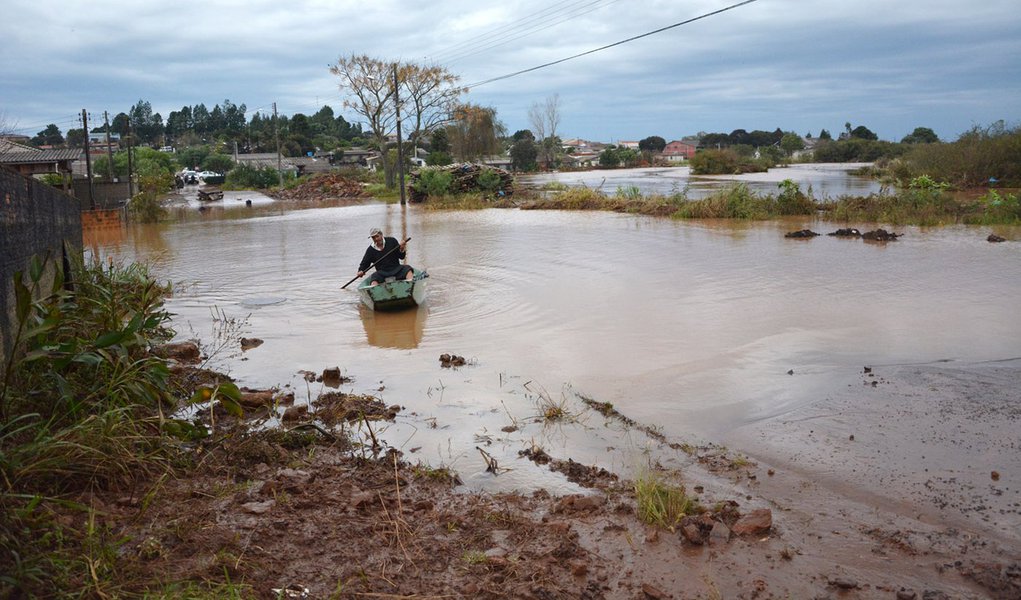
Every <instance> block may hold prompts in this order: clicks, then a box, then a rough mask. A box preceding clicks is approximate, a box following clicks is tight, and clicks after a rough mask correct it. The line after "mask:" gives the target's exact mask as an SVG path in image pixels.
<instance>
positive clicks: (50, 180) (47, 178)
mask: <svg viewBox="0 0 1021 600" xmlns="http://www.w3.org/2000/svg"><path fill="white" fill-rule="evenodd" d="M39 180H40V181H42V182H43V183H45V184H46V185H52V186H53V187H55V188H59V187H62V186H63V185H64V176H63V175H61V174H60V173H45V174H43V175H42V176H41V177H40V178H39Z"/></svg>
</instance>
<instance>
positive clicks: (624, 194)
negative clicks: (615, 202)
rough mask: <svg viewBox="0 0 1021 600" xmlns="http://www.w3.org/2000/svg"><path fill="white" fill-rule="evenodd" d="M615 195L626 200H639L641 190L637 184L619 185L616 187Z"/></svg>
mask: <svg viewBox="0 0 1021 600" xmlns="http://www.w3.org/2000/svg"><path fill="white" fill-rule="evenodd" d="M617 197H618V198H625V199H627V200H641V199H642V190H641V189H639V188H638V186H637V185H628V186H620V187H618V188H617Z"/></svg>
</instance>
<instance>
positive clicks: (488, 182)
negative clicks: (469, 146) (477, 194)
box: [475, 169, 503, 193]
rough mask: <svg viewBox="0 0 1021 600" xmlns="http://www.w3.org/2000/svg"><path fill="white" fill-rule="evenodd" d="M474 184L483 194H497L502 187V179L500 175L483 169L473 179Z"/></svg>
mask: <svg viewBox="0 0 1021 600" xmlns="http://www.w3.org/2000/svg"><path fill="white" fill-rule="evenodd" d="M475 184H476V185H477V186H478V187H479V189H480V190H482V191H483V192H490V193H493V192H497V191H499V190H500V188H501V187H503V179H502V178H501V177H500V174H499V173H497V172H496V171H489V170H486V169H483V170H481V171H479V175H478V177H476V178H475Z"/></svg>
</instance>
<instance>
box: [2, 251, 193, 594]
mask: <svg viewBox="0 0 1021 600" xmlns="http://www.w3.org/2000/svg"><path fill="white" fill-rule="evenodd" d="M45 271H46V269H45V264H44V263H43V261H39V260H34V261H33V263H32V265H31V267H30V269H29V271H28V273H20V272H19V273H17V274H16V275H15V280H14V287H15V296H16V309H15V312H16V320H17V327H16V332H15V336H14V337H15V344H16V347H15V351H14V352H12V353H11V357H10V359H9V362H8V364H7V365H6V369H5V372H4V379H3V382H2V387H0V413H2V415H0V416H2V419H0V511H2V515H3V517H2V518H0V573H3V576H2V577H0V597H22V596H29V597H31V596H51V595H58V596H59V595H63V594H64V593H65V592H66V593H70V592H71V589H70V588H71V587H73V586H76V585H80V582H81V581H90V582H92V585H94V586H96V587H95V589H92V590H91V592H89V593H92V594H97V595H103V591H102V589H100V587H101V586H102V581H101V580H102V579H103V577H104V574H107V573H110V572H112V569H113V568H114V565H113V562H114V561H115V560H116V552H115V551H114V549H113V548H112V546H111V545H112V544H114V542H113V541H112V540H110V539H109V538H108V537H104V536H102V535H97V531H96V530H95V529H94V528H91V527H88V526H84V527H71V526H66V525H65V526H60V525H58V524H57V523H59V522H61V521H59V520H58V519H57V518H56V515H57V514H58V513H60V512H66V511H67V510H80V511H83V512H88V509H87V508H86V507H84V506H80V505H78V504H76V503H75V499H76V498H78V497H79V496H80V495H81V494H82V493H84V492H86V491H91V490H111V489H126V488H127V487H129V486H133V485H135V484H136V483H138V482H145V481H147V480H149V479H150V478H152V477H154V476H155V475H157V474H159V473H161V472H166V471H167V470H168V469H170V468H171V465H172V464H173V462H174V461H175V459H176V454H175V453H174V451H173V448H174V446H173V445H171V444H167V443H165V440H164V434H163V426H164V425H165V424H166V423H167V422H168V421H167V420H166V419H165V418H163V416H162V413H161V409H162V408H163V407H165V406H169V405H171V403H172V402H173V398H172V397H171V396H170V393H169V392H168V388H169V385H168V375H169V373H168V370H167V367H166V364H165V363H164V362H163V361H162V360H160V359H157V358H154V357H152V356H150V355H149V350H150V345H151V344H153V343H156V342H159V341H162V340H165V339H167V338H168V337H169V336H170V335H171V333H172V332H170V331H169V329H167V323H168V321H169V318H170V315H169V314H168V313H167V312H166V311H165V310H164V309H163V297H164V296H165V294H166V293H167V292H168V288H167V287H166V286H161V285H159V284H157V283H156V282H155V281H154V279H153V278H152V277H151V276H150V274H149V272H148V270H147V268H145V267H144V266H140V265H133V266H128V267H121V266H117V265H112V264H111V265H103V264H102V263H98V262H94V263H91V264H85V263H84V262H79V263H78V264H76V265H74V266H73V268H72V273H73V277H72V278H71V279H72V281H73V282H74V285H73V288H70V287H67V288H66V287H65V286H64V285H63V281H62V279H61V277H59V276H58V277H56V278H55V281H54V283H53V286H52V287H51V288H50V289H48V290H43V289H42V281H43V279H44V277H43V273H44V272H45ZM33 299H34V300H33ZM71 522H75V523H80V522H81V520H79V519H73V520H72V521H71ZM87 522H91V520H90V521H87ZM86 574H87V576H86ZM76 582H77V583H76Z"/></svg>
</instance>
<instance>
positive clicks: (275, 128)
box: [273, 102, 284, 187]
mask: <svg viewBox="0 0 1021 600" xmlns="http://www.w3.org/2000/svg"><path fill="white" fill-rule="evenodd" d="M273 137H274V138H276V142H277V176H278V177H280V187H283V185H284V167H283V165H281V164H280V160H281V159H280V128H279V127H278V126H277V103H276V102H274V103H273Z"/></svg>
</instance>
